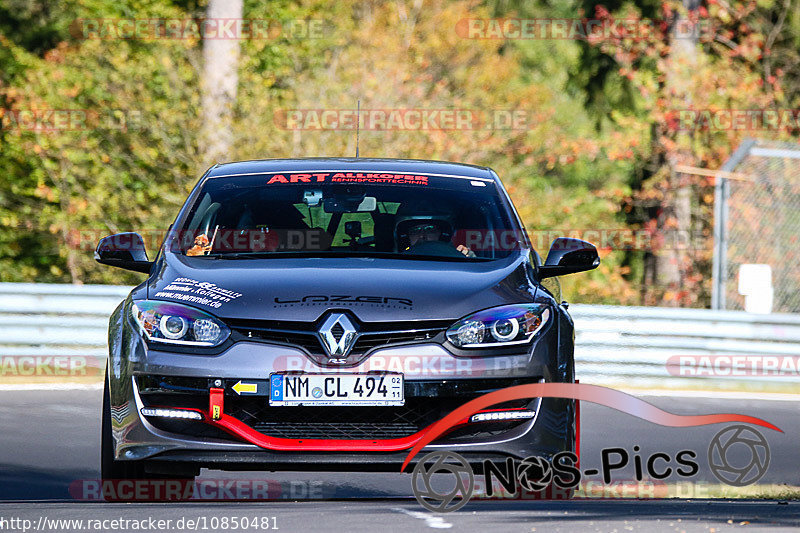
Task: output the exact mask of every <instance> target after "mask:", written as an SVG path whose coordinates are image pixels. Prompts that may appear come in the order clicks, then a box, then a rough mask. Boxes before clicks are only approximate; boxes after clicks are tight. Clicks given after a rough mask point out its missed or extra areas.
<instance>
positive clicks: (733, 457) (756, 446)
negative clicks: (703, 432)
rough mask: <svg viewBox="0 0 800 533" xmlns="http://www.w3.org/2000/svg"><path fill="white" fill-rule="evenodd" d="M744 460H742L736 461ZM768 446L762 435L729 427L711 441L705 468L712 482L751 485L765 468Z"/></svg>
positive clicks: (767, 459)
mask: <svg viewBox="0 0 800 533" xmlns="http://www.w3.org/2000/svg"><path fill="white" fill-rule="evenodd" d="M737 456H744V458H745V460H744V461H740V460H738V459H741V457H737ZM769 459H770V452H769V444H768V443H767V439H765V438H764V435H762V434H761V433H759V432H758V431H756V430H755V429H753V428H751V427H749V426H744V425H737V426H730V427H727V428H725V429H723V430H722V431H720V432H719V433H717V434H716V435H714V438H713V439H711V444H710V445H709V447H708V466H709V467H710V468H711V472H712V473H713V474H714V476H716V478H717V479H718V480H720V481H722V482H723V483H726V484H728V485H732V486H734V487H744V486H747V485H752V484H753V483H755V482H756V481H758V480H759V479H761V478H762V477H763V476H764V474H766V473H767V468H769Z"/></svg>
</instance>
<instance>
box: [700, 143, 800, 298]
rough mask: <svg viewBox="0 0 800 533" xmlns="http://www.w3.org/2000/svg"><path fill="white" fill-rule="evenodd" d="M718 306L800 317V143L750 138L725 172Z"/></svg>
mask: <svg viewBox="0 0 800 533" xmlns="http://www.w3.org/2000/svg"><path fill="white" fill-rule="evenodd" d="M714 219H715V225H714V237H715V239H714V242H715V250H714V287H713V295H712V308H714V309H746V310H748V311H754V312H777V313H797V312H800V145H797V144H789V143H778V142H772V141H759V140H752V139H750V140H747V141H745V142H744V143H742V145H741V146H739V148H738V149H737V150H736V152H734V154H733V155H732V156H731V157H730V159H729V160H728V161H727V162H726V163H725V165H723V167H722V169H721V172H720V173H719V174H718V179H717V183H716V190H715V217H714Z"/></svg>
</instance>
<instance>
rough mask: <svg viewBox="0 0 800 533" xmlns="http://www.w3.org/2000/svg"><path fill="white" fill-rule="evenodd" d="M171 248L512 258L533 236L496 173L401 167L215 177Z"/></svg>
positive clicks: (227, 254)
mask: <svg viewBox="0 0 800 533" xmlns="http://www.w3.org/2000/svg"><path fill="white" fill-rule="evenodd" d="M195 198H196V199H195V200H194V203H193V204H192V205H191V207H190V209H189V211H188V213H187V215H186V216H185V217H183V221H182V225H181V226H180V227H179V228H176V229H174V230H173V231H172V232H171V234H170V238H169V240H168V242H169V244H168V245H169V247H170V250H172V251H173V252H175V253H180V254H184V255H187V256H193V257H215V258H220V257H222V258H237V259H238V258H246V257H277V256H281V255H287V254H303V255H312V256H319V257H326V256H342V255H347V256H386V257H396V258H420V259H438V260H453V261H481V260H491V259H498V258H502V257H507V256H508V255H509V254H510V253H512V252H513V251H514V250H518V249H519V247H520V241H523V242H524V236H523V234H522V232H521V230H520V229H519V228H518V227H517V226H516V225H515V224H514V222H512V221H513V220H514V218H513V217H512V216H511V213H509V211H508V209H507V208H506V207H505V205H506V204H505V202H504V201H502V199H501V196H500V193H499V191H498V190H497V187H496V186H495V184H494V183H493V182H492V181H490V180H482V179H473V178H462V177H437V176H429V175H409V174H395V173H374V172H373V173H362V172H347V173H336V172H320V173H314V174H291V173H283V174H278V173H270V174H260V175H253V176H235V177H219V178H210V179H208V180H207V181H206V182H205V184H204V185H203V187H202V189H201V191H200V193H199V194H198V195H197V196H196V197H195Z"/></svg>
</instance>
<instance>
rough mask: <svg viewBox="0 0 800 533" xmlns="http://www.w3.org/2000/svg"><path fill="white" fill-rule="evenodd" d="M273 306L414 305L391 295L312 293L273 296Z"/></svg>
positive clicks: (408, 300)
mask: <svg viewBox="0 0 800 533" xmlns="http://www.w3.org/2000/svg"><path fill="white" fill-rule="evenodd" d="M273 301H274V302H275V305H273V307H286V306H289V305H295V304H300V305H326V304H329V303H332V302H335V303H336V304H337V305H362V306H363V305H372V306H375V305H377V306H380V307H400V308H405V309H408V308H411V307H412V306H413V305H414V302H412V301H411V300H410V299H409V298H396V297H391V296H354V295H352V294H334V295H322V294H314V295H309V296H303V297H302V298H300V297H295V298H278V297H275V298H274V300H273Z"/></svg>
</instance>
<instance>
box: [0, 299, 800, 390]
mask: <svg viewBox="0 0 800 533" xmlns="http://www.w3.org/2000/svg"><path fill="white" fill-rule="evenodd" d="M130 289H131V288H130V287H125V286H111V285H93V286H86V285H85V286H77V285H56V284H28V283H0V356H8V355H11V356H25V355H32V356H57V355H83V356H89V357H90V358H93V359H95V364H97V365H102V364H104V359H105V357H106V355H107V344H106V343H107V326H108V316H109V315H110V314H111V312H112V311H113V310H114V309H115V308H116V306H117V305H119V303H120V301H122V299H124V298H125V296H126V295H127V294H128V292H129V291H130ZM570 312H571V314H572V316H573V318H574V320H575V329H576V342H575V345H576V348H575V358H576V372H577V374H578V377H579V378H580V379H581V381H582V382H584V383H597V384H605V385H620V384H624V385H628V386H635V385H637V384H638V385H641V386H656V387H663V386H672V385H674V386H681V385H686V381H687V380H686V378H681V377H679V376H674V375H673V374H670V372H669V367H668V361H669V359H670V357H673V356H681V355H691V356H702V355H709V356H711V355H791V356H800V315H787V314H771V315H753V314H749V313H745V312H742V311H711V310H703V309H674V308H648V307H621V306H601V305H573V306H571V307H570ZM698 379H699V378H693V380H690V381H694V382H697V381H698ZM714 379H715V384H716V383H718V382H719V378H714ZM731 380H732V381H733V380H734V378H731ZM739 380H740V381H741V378H739ZM746 382H747V383H748V384H752V383H754V382H762V383H764V384H770V385H772V384H775V385H779V384H781V383H784V384H787V385H793V384H794V383H796V382H797V376H796V375H795V376H790V377H766V378H764V377H762V378H758V377H749V378H746ZM793 386H794V385H793ZM784 388H785V387H784Z"/></svg>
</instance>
